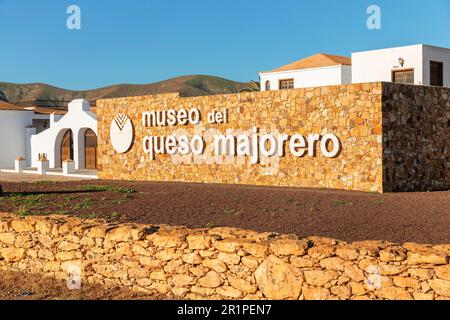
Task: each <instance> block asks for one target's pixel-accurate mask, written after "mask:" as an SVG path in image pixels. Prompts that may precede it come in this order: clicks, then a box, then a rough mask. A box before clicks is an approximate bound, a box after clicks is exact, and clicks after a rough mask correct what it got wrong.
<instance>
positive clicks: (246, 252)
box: [0, 214, 450, 300]
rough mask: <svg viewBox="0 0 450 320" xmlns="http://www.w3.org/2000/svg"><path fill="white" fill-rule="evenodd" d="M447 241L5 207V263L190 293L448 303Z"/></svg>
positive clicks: (1, 230)
mask: <svg viewBox="0 0 450 320" xmlns="http://www.w3.org/2000/svg"><path fill="white" fill-rule="evenodd" d="M449 254H450V245H435V246H433V245H419V244H414V243H407V244H404V245H400V244H394V243H388V242H383V241H362V242H355V243H346V242H341V241H337V240H333V239H325V238H315V237H311V238H307V239H299V238H298V237H296V236H292V235H290V236H288V235H278V234H274V233H257V232H252V231H244V230H239V229H232V228H213V229H197V230H188V229H185V228H175V227H167V226H153V225H128V224H108V223H105V222H103V221H98V220H97V221H95V220H80V219H78V218H69V217H67V216H53V217H28V218H25V219H23V218H18V217H15V216H13V215H8V214H0V268H2V269H6V270H12V271H14V270H16V271H22V272H30V273H35V274H40V275H44V276H48V277H54V278H57V279H61V280H63V281H66V282H67V284H68V285H69V286H70V287H71V288H72V289H76V288H77V286H78V287H79V286H82V285H83V284H84V283H95V284H102V285H114V286H124V287H128V288H130V289H133V290H139V291H144V292H148V293H161V294H164V295H167V296H168V297H169V296H176V297H178V298H187V299H256V300H258V299H290V300H297V299H300V300H322V299H341V300H349V299H352V300H362V299H365V300H368V299H387V300H399V299H400V300H407V299H416V300H450V264H449Z"/></svg>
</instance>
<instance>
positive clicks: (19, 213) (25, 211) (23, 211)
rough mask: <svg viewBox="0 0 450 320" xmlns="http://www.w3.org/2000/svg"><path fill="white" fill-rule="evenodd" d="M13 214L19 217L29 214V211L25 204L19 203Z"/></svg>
mask: <svg viewBox="0 0 450 320" xmlns="http://www.w3.org/2000/svg"><path fill="white" fill-rule="evenodd" d="M14 214H15V215H17V216H19V217H26V216H29V215H30V212H29V211H28V208H27V207H26V206H25V205H20V206H19V208H18V209H17V210H16V211H15V212H14Z"/></svg>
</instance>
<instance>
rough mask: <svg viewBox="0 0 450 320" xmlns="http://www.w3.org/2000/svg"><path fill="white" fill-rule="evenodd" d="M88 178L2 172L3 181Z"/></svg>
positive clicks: (79, 179) (0, 173)
mask: <svg viewBox="0 0 450 320" xmlns="http://www.w3.org/2000/svg"><path fill="white" fill-rule="evenodd" d="M81 180H86V178H84V179H82V178H72V177H63V176H53V175H45V176H42V175H38V174H18V173H6V172H0V183H1V182H36V181H81Z"/></svg>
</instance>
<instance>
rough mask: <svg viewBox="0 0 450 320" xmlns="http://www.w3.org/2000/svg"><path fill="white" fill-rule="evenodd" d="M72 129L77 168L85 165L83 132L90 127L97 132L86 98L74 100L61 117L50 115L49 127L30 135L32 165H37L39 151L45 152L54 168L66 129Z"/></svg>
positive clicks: (59, 156) (95, 117) (95, 120)
mask: <svg viewBox="0 0 450 320" xmlns="http://www.w3.org/2000/svg"><path fill="white" fill-rule="evenodd" d="M69 129H70V130H72V134H73V145H74V150H73V151H74V159H73V160H74V161H75V167H76V168H77V169H83V168H84V166H85V161H84V160H85V158H84V157H85V155H84V133H85V132H86V129H91V130H92V131H94V132H95V134H97V115H96V114H94V113H92V112H90V111H89V103H88V102H87V101H86V100H74V101H72V102H71V103H70V104H69V110H68V112H67V114H66V115H64V116H63V117H62V118H58V117H55V116H51V117H50V128H49V129H47V130H45V131H43V132H41V133H40V134H37V135H35V136H32V137H31V157H32V165H33V166H34V167H36V166H37V161H38V159H39V154H40V153H45V154H46V155H47V159H48V160H49V162H50V168H56V167H57V166H58V164H59V162H60V161H61V159H60V158H61V142H62V138H63V136H64V134H65V133H66V131H67V130H69Z"/></svg>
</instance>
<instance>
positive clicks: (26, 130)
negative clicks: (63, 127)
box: [0, 101, 61, 168]
mask: <svg viewBox="0 0 450 320" xmlns="http://www.w3.org/2000/svg"><path fill="white" fill-rule="evenodd" d="M50 113H57V114H55V118H58V117H60V115H59V114H61V112H58V111H57V110H49V109H46V108H39V107H19V106H16V105H13V104H10V103H7V102H3V101H0V137H1V138H0V150H1V152H0V168H7V167H12V166H13V165H14V160H15V159H16V158H18V157H23V158H25V159H26V160H27V165H28V166H30V165H31V136H32V135H34V134H37V133H40V132H42V131H44V130H45V129H47V128H48V126H49V124H50Z"/></svg>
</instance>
